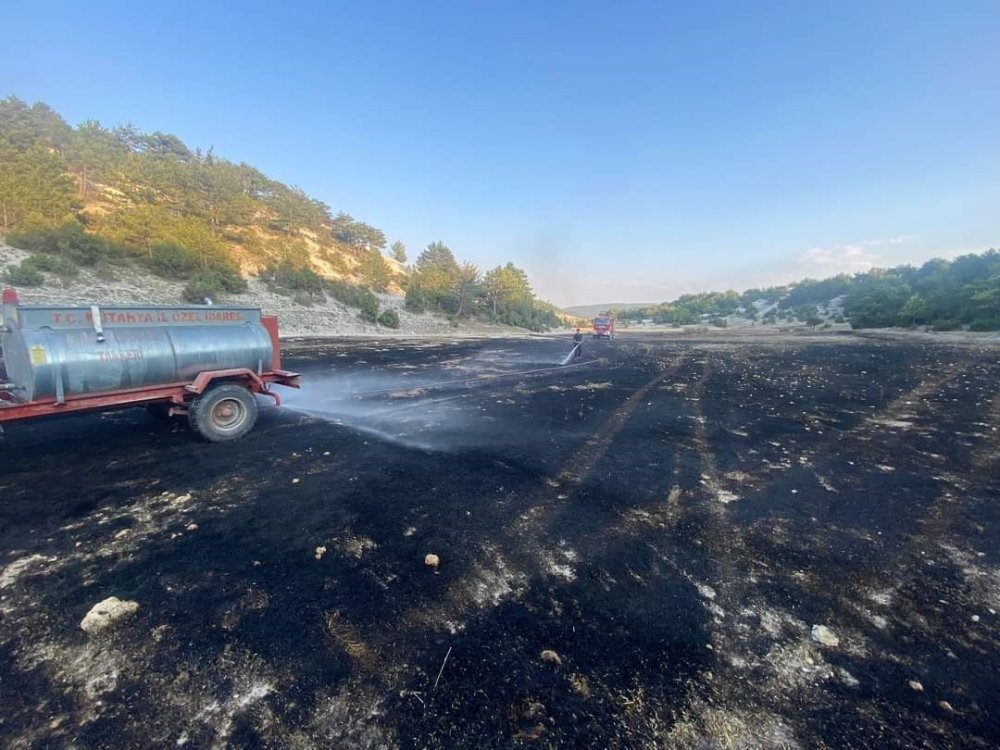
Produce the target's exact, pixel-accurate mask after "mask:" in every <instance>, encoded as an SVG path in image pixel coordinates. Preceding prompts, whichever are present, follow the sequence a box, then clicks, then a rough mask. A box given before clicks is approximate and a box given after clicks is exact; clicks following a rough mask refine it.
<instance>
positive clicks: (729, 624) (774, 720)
mask: <svg viewBox="0 0 1000 750" xmlns="http://www.w3.org/2000/svg"><path fill="white" fill-rule="evenodd" d="M969 369H970V366H969V365H965V366H952V367H949V368H948V369H947V370H946V371H945V372H943V373H941V374H940V375H937V376H935V377H932V378H929V379H926V380H923V381H922V382H920V383H919V384H918V385H917V386H915V387H914V388H912V389H910V390H909V391H907V392H905V393H903V394H902V395H900V396H899V397H897V398H895V399H893V401H892V402H890V403H889V404H888V405H887V406H886V407H885V408H883V409H881V410H880V411H879V412H877V413H876V414H875V415H873V416H871V417H869V418H868V419H866V420H864V421H863V422H862V423H861V424H859V425H857V426H856V427H854V428H853V429H851V430H848V431H843V432H841V433H839V434H838V435H837V436H836V438H835V439H834V440H827V441H823V442H822V443H820V444H819V445H816V446H814V447H812V448H811V449H808V450H806V451H803V454H802V455H805V456H807V461H808V463H807V465H809V466H810V467H811V468H814V469H815V467H814V466H813V461H814V460H815V458H816V457H817V456H820V455H823V454H825V453H826V454H827V455H828V454H829V453H828V452H829V451H830V450H831V449H832V447H833V446H834V445H836V446H837V447H838V449H840V450H844V449H845V448H846V447H847V446H846V445H845V442H846V443H848V444H849V443H850V442H854V441H857V442H858V443H859V444H861V443H863V444H865V445H866V446H867V445H868V444H869V443H878V444H880V445H881V446H882V449H883V450H884V451H885V452H886V453H888V454H892V453H893V452H897V451H900V450H901V449H906V448H910V446H908V445H907V444H906V441H905V439H903V436H902V435H901V434H900V433H899V431H898V430H897V429H895V428H897V427H899V426H900V425H903V424H906V421H905V420H904V419H903V418H904V417H905V418H906V419H907V420H911V421H916V420H917V418H918V415H919V412H920V411H926V412H929V413H930V414H931V415H932V416H931V417H930V418H929V420H928V421H929V422H930V423H934V424H942V423H946V421H947V420H946V419H944V418H941V417H939V416H937V415H935V411H936V409H935V405H934V402H935V399H934V398H932V397H933V396H934V395H936V394H939V393H941V392H942V391H943V390H944V389H945V388H946V387H947V386H948V384H949V383H951V382H953V381H955V380H957V379H958V378H960V377H962V376H964V375H965V374H966V373H967V372H968V371H969ZM709 371H710V362H709V361H708V360H706V365H705V370H704V373H703V377H702V378H701V379H700V380H699V382H698V393H697V397H698V399H699V401H698V403H700V399H701V397H702V396H703V393H704V384H705V381H706V380H707V379H708V377H709ZM998 402H1000V397H997V398H994V400H993V405H994V410H995V406H996V404H997V403H998ZM873 426H874V427H875V428H876V429H878V432H877V433H876V434H875V435H874V436H873V435H872V434H871V432H870V430H871V429H872V427H873ZM695 433H696V434H695V438H694V442H695V444H696V445H697V446H698V448H699V450H698V452H699V455H700V457H701V462H702V466H703V467H704V472H703V477H702V485H703V490H702V492H701V493H700V496H701V506H702V510H704V509H705V505H706V504H708V511H709V512H707V513H704V512H702V513H699V512H697V511H696V510H695V509H694V508H692V507H691V506H679V505H678V504H677V503H676V502H673V501H672V500H669V499H668V502H667V505H668V507H672V508H674V511H673V513H676V512H677V511H678V510H679V511H680V512H681V513H682V514H683V513H688V514H690V513H692V512H696V513H697V523H698V524H699V525H700V527H701V528H702V529H704V530H705V532H706V533H705V535H704V537H703V541H704V542H707V543H708V551H709V553H710V556H711V559H712V560H713V563H714V566H715V569H716V574H715V576H714V578H715V581H716V585H715V587H714V588H713V589H712V594H711V599H712V600H713V602H712V605H714V607H713V608H719V609H716V615H717V616H716V618H715V620H714V622H715V625H716V626H718V627H719V629H718V631H717V632H716V633H715V634H714V638H713V644H714V649H715V651H716V652H717V653H720V654H722V655H724V656H728V662H729V664H725V663H720V667H719V668H718V669H717V670H716V671H717V673H719V674H722V675H723V676H724V679H723V680H721V681H720V680H719V679H715V680H713V681H712V683H711V687H710V688H708V689H704V688H701V687H700V688H699V690H698V691H696V694H694V695H692V696H690V698H689V704H690V705H691V706H692V710H691V712H690V716H689V717H685V718H682V719H680V720H679V721H678V723H677V724H676V725H675V727H674V729H673V730H672V734H671V741H672V742H673V743H675V744H678V745H680V746H697V745H698V744H699V743H701V742H703V741H704V740H706V739H707V740H709V741H710V742H717V743H718V742H721V743H722V746H724V747H729V746H742V745H743V744H744V743H747V744H753V743H754V742H760V741H761V739H762V735H761V733H762V732H763V734H764V736H766V737H769V742H771V744H776V745H778V746H794V745H795V744H796V741H795V737H794V735H793V734H790V733H789V731H788V730H789V727H793V726H795V725H796V724H801V723H802V716H801V714H800V712H801V711H802V710H807V711H808V710H811V709H823V708H824V707H825V704H826V703H827V702H828V701H827V700H826V699H825V696H823V695H822V694H820V695H817V696H816V698H815V699H813V700H809V699H805V698H804V691H802V690H801V687H802V680H801V679H798V677H801V675H800V676H796V675H794V674H788V673H787V672H786V673H785V674H782V673H781V672H782V669H781V662H782V661H786V662H788V663H789V664H790V665H791V666H792V668H793V669H797V670H800V671H803V672H811V673H812V676H813V678H818V679H819V681H820V682H822V683H830V682H832V681H839V682H842V683H843V684H844V685H846V686H847V687H848V688H851V687H854V686H856V685H857V680H856V679H855V678H854V676H853V675H851V674H850V673H849V672H847V671H846V670H845V669H844V668H843V667H842V666H836V667H833V666H832V665H833V664H834V663H836V662H840V663H843V661H842V660H840V659H837V658H836V656H833V657H832V658H831V663H830V664H826V663H825V662H824V659H823V655H822V652H820V651H819V650H818V649H816V648H812V649H810V645H809V643H808V639H807V637H805V634H804V632H803V631H804V629H805V623H802V622H801V621H798V620H797V618H795V617H793V616H792V615H791V614H790V613H788V612H784V611H782V610H780V609H778V608H776V607H773V606H771V605H769V603H768V602H767V601H766V598H762V596H761V593H762V592H759V591H758V590H755V589H751V588H750V587H748V586H747V585H746V583H744V582H748V583H751V584H752V583H755V582H756V580H755V579H756V576H755V575H754V574H753V573H752V572H749V573H747V571H741V570H740V569H739V565H738V564H736V562H735V561H736V560H737V559H742V560H753V559H754V554H755V553H754V550H753V549H751V548H749V547H748V546H747V539H746V536H745V534H741V533H740V532H739V531H738V529H737V527H736V525H735V524H734V523H730V522H728V521H727V520H726V519H727V515H728V514H727V512H726V508H725V506H724V504H723V503H725V502H726V499H727V495H731V493H728V491H727V490H726V489H723V487H722V484H721V483H720V481H719V476H718V471H717V469H716V466H715V461H714V457H713V452H712V451H711V450H710V446H709V441H708V437H707V434H706V430H705V421H704V420H703V419H698V420H696V428H695ZM990 444H991V445H992V444H995V440H992V441H990ZM911 450H912V449H911ZM980 456H981V457H983V456H990V453H989V449H988V448H985V449H984V450H983V453H981V454H980ZM814 473H815V474H816V477H817V480H818V481H821V482H822V477H821V476H820V475H819V473H818V471H814ZM779 482H780V478H772V480H771V481H770V482H766V483H764V484H763V485H760V486H758V487H756V488H755V489H754V491H753V494H758V493H761V494H763V493H765V492H766V491H767V490H769V489H771V487H772V486H773V485H775V484H778V483H779ZM713 498H715V499H716V500H719V499H722V500H723V503H719V502H716V503H714V505H713V504H712V502H711V501H712V499H713ZM733 499H735V496H733ZM954 511H955V498H954V497H953V496H952V494H951V493H949V492H946V491H945V492H943V493H942V494H940V495H939V496H938V499H937V500H936V501H935V503H934V504H932V505H931V507H930V508H929V509H928V511H927V513H926V514H925V516H924V517H923V518H922V519H921V520H920V521H919V522H918V526H919V528H920V531H919V532H918V533H917V534H914V535H911V536H910V538H909V539H908V540H907V547H908V548H911V549H912V548H915V549H921V548H922V549H926V548H928V547H929V546H932V545H933V544H934V543H935V540H937V543H938V544H941V545H942V546H944V545H943V543H942V542H941V541H940V540H941V537H942V535H945V534H947V533H948V526H949V525H950V522H951V521H950V518H951V517H953V516H952V514H953V513H954ZM946 519H948V520H946ZM734 520H735V519H734ZM671 521H672V524H673V525H676V524H678V523H680V519H678V518H676V517H673V518H672V519H671ZM747 531H748V532H749V533H757V534H760V533H763V534H764V535H770V534H772V533H773V532H770V531H769V530H761V529H759V528H758V529H753V528H752V527H751V528H749V529H748V530H747ZM810 542H811V543H813V544H814V545H815V544H819V545H824V543H825V539H824V536H818V537H817V538H815V539H812V540H810ZM814 549H815V546H814ZM951 552H952V556H953V557H955V556H956V551H955V550H954V548H951ZM921 554H922V553H921ZM900 557H901V558H903V559H904V560H907V562H911V563H912V560H913V558H918V560H917V563H916V564H915V565H914V564H906V563H899V564H897V565H894V566H892V568H891V570H892V572H888V571H886V570H885V569H881V570H879V571H878V572H877V574H876V575H878V576H879V577H880V578H881V577H885V579H886V580H891V581H895V582H896V583H895V584H894V585H893V586H891V587H889V586H883V587H882V588H884V589H885V590H892V591H895V590H896V589H898V588H901V587H902V586H905V585H907V583H906V582H909V584H915V583H916V577H917V572H918V571H919V562H920V561H919V556H918V555H917V554H916V553H915V552H910V551H909V550H904V551H903V553H902V554H900ZM959 562H964V563H965V568H966V573H967V575H968V576H969V577H973V578H975V579H977V580H978V581H980V582H981V581H982V580H983V579H986V580H989V578H990V573H989V572H987V571H983V570H981V569H980V570H977V569H976V568H975V567H974V566H970V565H969V558H968V555H965V556H964V559H961V560H960V561H959ZM904 571H905V575H903V572H904ZM741 573H743V575H741ZM879 590H880V589H879V587H878V586H876V587H875V588H874V591H879ZM716 593H717V594H718V598H716V596H715V594H716ZM882 595H883V596H884V593H882ZM856 598H857V597H856V596H854V597H851V596H845V597H842V598H841V602H840V603H841V605H842V608H843V609H852V608H853V609H854V610H855V611H857V610H858V606H857V605H855V604H853V601H855V600H856ZM712 605H710V606H712ZM748 605H749V606H748ZM755 610H756V611H755ZM726 611H728V612H730V613H738V616H737V618H736V619H735V620H734V618H732V617H728V616H727V615H726V614H725V612H726ZM755 616H756V618H757V619H759V620H760V621H761V624H763V625H765V627H766V626H767V624H768V623H765V622H764V620H765V617H766V619H767V620H768V621H769V623H770V624H771V625H772V627H771V628H767V629H768V630H774V629H775V628H774V627H773V626H774V625H779V628H777V629H778V630H780V631H781V632H780V633H771V634H772V635H775V636H778V635H785V634H786V633H787V632H788V631H792V633H793V640H792V641H786V642H785V643H784V644H782V645H779V646H776V647H775V648H773V649H771V650H770V651H769V652H768V653H767V654H765V655H763V658H761V653H760V650H761V647H762V646H766V645H767V644H766V643H765V642H762V641H760V640H756V641H755V640H754V639H752V638H749V637H748V633H752V631H753V625H754V624H755V623H754V622H753V620H754V619H755ZM741 620H742V622H741ZM883 627H884V626H883ZM927 630H928V634H929V633H930V632H932V631H933V629H932V628H928V629H927ZM795 631H798V632H799V635H798V638H797V640H798V643H797V644H796V643H795V640H796V639H795V637H794V634H795ZM847 635H848V644H847V645H846V646H842V647H841V648H842V649H845V650H847V651H849V652H851V655H852V656H854V657H859V658H866V657H867V656H868V653H869V650H870V646H869V644H868V643H867V639H866V638H865V637H864V636H863V635H862V634H861V633H860V632H857V631H855V632H849V633H848V634H847ZM843 636H844V632H843V631H841V637H842V638H843ZM995 646H996V643H995V642H994V647H995ZM755 650H757V652H758V653H754V651H755ZM796 662H798V664H796ZM802 662H805V663H804V664H803V663H802ZM817 662H818V663H819V664H818V665H817ZM760 665H766V666H768V667H770V669H769V670H767V671H769V672H770V673H771V674H769V675H761V674H760V670H759V669H756V668H754V669H752V670H751V671H752V673H756V676H755V679H754V680H753V682H752V683H748V682H747V680H746V676H747V675H746V674H745V673H746V672H747V671H748V667H757V666H760ZM717 676H718V674H717V675H716V677H717ZM762 677H763V678H764V679H763V680H762V679H761V678H762ZM789 678H790V679H789ZM720 685H725V686H727V687H728V689H722V688H720ZM751 688H752V689H751ZM755 692H756V694H757V696H758V698H757V699H756V700H750V701H748V700H747V699H746V697H747V696H748V695H753V694H754V693H755ZM824 692H825V691H824ZM720 705H722V706H725V707H726V708H724V709H720V708H719V706H720ZM788 706H796V707H797V710H796V711H794V712H793V713H792V714H788V713H787V711H782V708H783V707H788ZM783 713H784V714H785V715H784V716H782V714H783ZM867 720H868V721H869V722H870V721H875V722H880V718H879V716H878V715H877V709H876V713H875V715H872V716H869V717H868V719H867ZM802 729H803V730H806V731H808V729H807V727H805V726H803V727H802ZM809 733H810V734H811V733H812V732H809ZM816 741H821V740H820V739H819V738H818V737H816V736H812V737H810V738H809V742H810V743H812V742H816Z"/></svg>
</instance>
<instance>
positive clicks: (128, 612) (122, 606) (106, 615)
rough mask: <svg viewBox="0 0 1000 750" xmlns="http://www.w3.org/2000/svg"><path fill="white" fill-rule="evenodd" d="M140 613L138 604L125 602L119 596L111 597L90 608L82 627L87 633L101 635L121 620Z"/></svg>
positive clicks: (81, 623)
mask: <svg viewBox="0 0 1000 750" xmlns="http://www.w3.org/2000/svg"><path fill="white" fill-rule="evenodd" d="M138 611H139V603H138V602H131V601H123V600H121V599H119V598H118V597H117V596H109V597H108V598H107V599H105V600H104V601H102V602H98V603H97V604H95V605H94V606H93V607H91V608H90V611H89V612H88V613H87V614H86V616H85V617H84V618H83V620H82V621H81V622H80V627H81V628H82V629H83V630H84V632H87V633H100V632H101V631H102V630H106V629H107V628H109V627H111V626H112V625H114V624H115V623H116V622H118V621H119V620H122V619H124V618H126V617H131V616H132V615H134V614H135V613H136V612H138Z"/></svg>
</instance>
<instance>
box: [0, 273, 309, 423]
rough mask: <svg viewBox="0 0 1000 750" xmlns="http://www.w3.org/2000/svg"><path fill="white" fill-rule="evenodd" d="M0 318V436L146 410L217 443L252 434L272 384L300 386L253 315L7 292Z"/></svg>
mask: <svg viewBox="0 0 1000 750" xmlns="http://www.w3.org/2000/svg"><path fill="white" fill-rule="evenodd" d="M0 311H2V317H0V352H2V357H0V428H2V426H3V425H4V424H5V423H7V422H15V421H20V420H25V419H34V418H37V417H45V416H52V415H56V414H72V413H75V412H84V411H96V410H100V411H106V410H108V409H115V408H124V407H133V406H145V407H146V408H147V409H148V410H149V411H150V412H151V413H153V414H154V415H157V416H161V417H165V418H166V417H174V416H186V417H187V419H188V422H189V423H190V425H191V427H192V428H193V429H194V431H195V432H197V433H198V434H199V435H201V436H202V437H204V438H205V439H207V440H211V441H213V442H220V441H224V440H234V439H236V438H238V437H241V436H242V435H245V434H246V433H247V432H249V431H250V429H252V428H253V425H254V423H255V422H256V421H257V413H258V403H257V395H258V394H259V395H263V396H268V397H270V398H272V399H274V401H275V403H276V404H279V405H280V403H281V401H280V398H279V396H278V394H277V393H275V392H274V391H273V390H272V388H271V386H272V385H274V384H275V383H277V384H280V385H285V386H290V387H292V388H297V387H298V378H299V376H298V374H297V373H294V372H288V371H286V370H282V369H281V351H280V348H279V342H278V320H277V318H275V317H272V316H266V315H261V312H260V310H259V309H256V308H251V307H222V306H218V307H216V306H202V305H198V306H184V307H154V306H148V307H145V306H143V307H134V306H128V307H126V306H98V305H91V306H89V307H69V306H66V307H64V306H59V305H22V304H19V303H18V300H17V295H16V294H15V293H14V292H13V291H12V290H9V289H8V290H4V292H3V304H2V307H0Z"/></svg>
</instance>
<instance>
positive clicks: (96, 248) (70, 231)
mask: <svg viewBox="0 0 1000 750" xmlns="http://www.w3.org/2000/svg"><path fill="white" fill-rule="evenodd" d="M7 242H8V243H9V244H10V245H12V246H14V247H19V248H21V249H23V250H30V251H32V252H35V253H47V254H49V255H59V256H62V257H64V258H67V259H69V260H71V261H73V262H74V263H76V264H78V265H81V266H93V265H97V264H98V263H100V262H101V261H103V260H106V259H108V258H118V257H122V256H123V255H124V252H123V251H122V250H121V248H118V247H115V246H113V245H111V244H110V243H108V241H107V240H106V239H104V238H103V237H99V236H97V235H96V234H87V233H86V232H85V231H83V225H82V224H80V222H78V221H68V222H66V223H65V224H63V225H62V226H60V227H58V228H57V229H34V230H29V231H25V232H21V233H19V234H13V235H11V236H10V237H8V238H7Z"/></svg>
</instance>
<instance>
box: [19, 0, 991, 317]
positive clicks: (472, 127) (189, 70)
mask: <svg viewBox="0 0 1000 750" xmlns="http://www.w3.org/2000/svg"><path fill="white" fill-rule="evenodd" d="M5 16H6V23H7V28H8V29H9V33H8V35H7V39H6V44H5V46H4V47H3V48H2V49H0V69H2V70H4V72H5V76H4V85H2V86H0V94H3V95H7V94H13V95H16V96H18V97H20V98H22V99H25V100H28V101H44V102H46V103H48V104H49V105H51V106H52V107H53V108H54V109H55V110H56V111H58V112H60V113H61V114H62V115H63V116H65V117H66V118H67V119H68V120H69V121H70V122H73V123H78V122H80V121H83V120H86V119H92V118H98V119H100V120H101V121H102V122H103V123H105V124H109V125H113V124H118V123H122V122H129V121H131V122H134V123H135V124H136V125H137V126H139V127H140V128H143V129H147V130H160V131H164V132H171V133H175V134H176V135H178V136H179V137H181V138H182V139H183V140H184V141H185V142H187V143H188V144H189V145H191V146H192V147H195V146H198V147H201V148H202V149H203V150H207V149H208V148H214V150H215V153H216V154H218V155H219V156H224V157H226V158H228V159H232V160H234V161H245V162H247V163H250V164H253V165H255V166H257V167H259V168H260V169H262V170H263V171H265V172H266V173H267V174H269V175H270V176H272V177H274V178H275V179H279V180H282V181H284V182H288V183H292V184H296V185H299V186H300V187H302V188H303V189H304V190H305V191H306V192H307V193H308V194H310V195H311V196H313V197H315V198H318V199H320V200H322V201H324V202H326V203H328V204H329V205H330V206H331V207H332V208H333V210H334V211H340V210H343V211H347V212H349V213H351V214H352V215H353V216H355V217H356V218H358V219H360V220H362V221H365V222H368V223H371V224H373V225H375V226H377V227H379V228H380V229H382V230H383V231H384V232H385V234H386V236H387V237H388V238H389V239H390V241H393V240H397V239H399V240H402V241H403V242H405V243H406V245H407V246H408V247H409V248H410V253H411V256H413V257H415V255H416V254H417V253H418V252H419V250H420V249H421V248H423V247H424V246H425V245H427V244H428V243H429V242H432V241H435V240H441V241H444V242H445V243H446V244H447V245H448V246H449V247H451V248H452V249H453V250H454V251H455V253H456V254H457V255H458V256H459V257H461V258H463V259H468V260H471V261H473V262H475V263H477V264H478V265H479V266H480V267H482V268H488V267H491V266H493V265H496V264H498V263H503V262H506V261H508V260H511V261H513V262H514V263H515V264H517V265H518V266H520V267H523V268H524V269H525V270H526V271H527V272H528V275H529V277H530V279H531V281H532V282H533V284H534V286H535V289H536V291H537V292H538V293H539V295H541V296H542V297H546V298H548V299H551V300H552V301H553V302H555V303H557V304H559V305H563V306H569V305H582V304H594V303H602V302H610V301H617V302H659V301H663V300H666V299H670V298H673V297H676V296H677V295H679V294H682V293H685V292H696V291H707V290H711V289H720V290H721V289H726V288H736V289H744V288H747V287H752V286H758V285H762V284H773V283H780V282H784V281H789V280H793V279H798V278H803V277H806V276H813V277H820V276H828V275H832V274H836V273H840V272H854V271H864V270H867V269H869V268H871V267H873V266H890V265H895V264H899V263H905V262H913V263H919V262H922V261H924V260H926V259H928V258H930V257H933V256H940V257H953V256H955V255H957V254H960V253H965V252H982V251H984V250H986V249H988V248H989V247H991V246H996V245H998V244H1000V242H998V240H997V237H998V236H1000V231H998V230H1000V218H998V213H997V211H996V206H997V203H998V198H1000V178H998V177H997V175H998V174H1000V172H998V169H997V167H998V166H1000V137H998V136H997V134H996V129H995V126H994V123H995V122H996V121H997V119H998V115H1000V91H998V87H997V86H996V85H995V83H996V81H995V79H996V70H997V65H996V62H995V52H994V50H993V44H992V43H993V36H994V32H995V30H996V29H997V28H998V27H1000V5H997V4H996V3H988V2H956V3H950V4H943V3H942V4H930V3H901V2H899V3H897V2H880V3H860V2H846V3H838V4H836V5H832V4H831V5H830V6H828V7H820V6H819V5H815V6H804V5H803V6H800V5H798V4H785V3H765V4H760V5H756V6H754V7H749V6H745V5H743V4H737V3H712V2H709V3H701V4H698V5H697V6H696V7H695V6H691V5H687V4H670V5H668V4H662V5H657V6H655V7H654V6H645V5H643V6H640V5H630V6H625V5H621V4H617V5H612V4H604V3H587V2H579V3H578V2H574V3H568V2H566V3H546V4H544V5H542V6H535V5H531V6H529V5H521V4H518V3H495V4H472V3H435V4H430V5H428V4H422V5H419V6H418V5H416V4H413V5H411V4H405V3H398V4H397V3H383V4H379V5H378V6H377V7H370V6H365V5H361V4H357V5H355V4H350V3H333V4H326V3H299V4H297V5H296V6H295V7H293V8H277V7H275V6H274V5H272V4H264V3H254V2H251V3H246V4H241V5H240V6H239V7H238V8H237V6H227V5H225V4H217V3H199V4H184V3H182V4H180V5H179V6H176V9H175V11H174V12H172V13H170V14H156V15H152V14H149V13H148V12H147V11H146V10H145V9H144V8H141V7H138V6H137V7H135V8H132V7H128V6H125V5H121V6H119V5H102V6H96V7H85V6H81V5H78V4H72V3H66V2H56V3H38V4H32V5H30V6H27V5H25V6H12V7H10V8H8V9H6V13H5ZM83 29H85V30H86V31H85V32H83V31H81V30H83Z"/></svg>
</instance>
